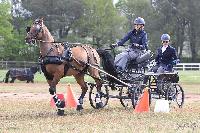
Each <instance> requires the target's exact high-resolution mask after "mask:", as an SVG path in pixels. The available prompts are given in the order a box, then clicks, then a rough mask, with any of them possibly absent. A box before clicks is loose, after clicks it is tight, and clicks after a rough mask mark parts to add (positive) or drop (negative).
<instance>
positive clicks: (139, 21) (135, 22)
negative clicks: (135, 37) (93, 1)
mask: <svg viewBox="0 0 200 133" xmlns="http://www.w3.org/2000/svg"><path fill="white" fill-rule="evenodd" d="M134 24H141V25H145V21H144V19H143V18H141V17H137V18H136V19H135V20H134Z"/></svg>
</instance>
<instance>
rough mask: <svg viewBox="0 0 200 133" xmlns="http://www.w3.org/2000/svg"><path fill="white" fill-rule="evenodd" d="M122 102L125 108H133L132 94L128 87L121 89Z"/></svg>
mask: <svg viewBox="0 0 200 133" xmlns="http://www.w3.org/2000/svg"><path fill="white" fill-rule="evenodd" d="M119 97H120V102H121V104H122V106H124V107H125V108H132V93H130V92H129V89H128V87H121V88H120V91H119Z"/></svg>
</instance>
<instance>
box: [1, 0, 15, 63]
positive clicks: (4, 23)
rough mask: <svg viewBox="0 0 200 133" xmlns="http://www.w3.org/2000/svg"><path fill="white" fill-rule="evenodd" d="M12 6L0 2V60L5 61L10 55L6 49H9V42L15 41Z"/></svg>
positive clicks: (6, 2) (5, 2)
mask: <svg viewBox="0 0 200 133" xmlns="http://www.w3.org/2000/svg"><path fill="white" fill-rule="evenodd" d="M10 7H11V6H10V4H9V2H8V1H3V2H0V53H1V55H0V58H1V59H4V58H5V56H6V55H7V54H8V53H7V51H6V48H7V47H9V46H8V45H9V42H10V41H11V40H12V39H13V34H12V30H13V27H12V24H11V19H12V17H11V14H9V11H10Z"/></svg>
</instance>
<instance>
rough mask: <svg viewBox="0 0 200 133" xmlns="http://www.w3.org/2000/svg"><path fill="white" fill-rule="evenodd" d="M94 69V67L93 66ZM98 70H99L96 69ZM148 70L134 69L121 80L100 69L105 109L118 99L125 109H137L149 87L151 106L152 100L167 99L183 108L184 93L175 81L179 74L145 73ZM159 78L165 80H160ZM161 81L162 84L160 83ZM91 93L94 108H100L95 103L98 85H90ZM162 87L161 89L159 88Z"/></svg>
mask: <svg viewBox="0 0 200 133" xmlns="http://www.w3.org/2000/svg"><path fill="white" fill-rule="evenodd" d="M91 67H93V66H91ZM95 69H98V68H95ZM145 69H147V68H133V69H128V70H127V71H126V74H127V75H126V78H125V79H119V78H117V77H114V76H112V75H110V74H108V73H106V72H105V71H104V70H101V69H99V71H100V72H101V73H103V75H104V76H103V77H101V78H102V80H103V84H102V89H101V91H102V92H101V94H100V99H101V101H102V103H103V107H105V106H106V105H107V103H108V100H109V99H110V98H117V99H119V100H120V103H121V104H122V106H123V107H125V108H130V107H131V108H135V107H136V105H137V104H138V101H139V100H140V98H141V96H142V93H143V90H144V88H145V87H148V88H149V89H148V92H149V101H150V103H149V104H151V99H152V98H157V99H165V100H168V101H169V102H170V103H172V102H176V103H177V105H178V107H182V106H183V103H184V91H183V89H182V87H181V86H180V84H179V83H178V81H177V80H174V79H173V77H174V76H177V77H178V73H177V72H171V73H169V72H167V73H162V74H161V73H160V74H158V73H152V72H147V73H145ZM159 76H163V78H162V79H161V81H160V80H158V77H159ZM106 77H113V78H114V79H116V81H117V82H115V83H110V82H109V81H107V80H106ZM144 78H148V83H147V84H143V81H144ZM158 81H160V82H158ZM88 85H89V88H90V91H89V101H90V104H91V106H92V107H93V108H98V107H97V106H96V105H95V103H96V102H98V101H97V99H96V92H95V91H96V85H95V84H93V83H88ZM157 86H160V87H157ZM113 90H114V91H118V94H117V95H110V93H109V92H110V91H113Z"/></svg>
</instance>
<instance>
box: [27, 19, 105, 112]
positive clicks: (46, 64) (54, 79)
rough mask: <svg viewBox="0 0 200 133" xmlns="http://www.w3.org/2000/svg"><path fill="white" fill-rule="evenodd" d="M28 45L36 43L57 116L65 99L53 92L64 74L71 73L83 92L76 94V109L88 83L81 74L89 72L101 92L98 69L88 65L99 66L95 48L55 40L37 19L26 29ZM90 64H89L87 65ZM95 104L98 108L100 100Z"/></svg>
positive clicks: (78, 107) (61, 110) (80, 106)
mask: <svg viewBox="0 0 200 133" xmlns="http://www.w3.org/2000/svg"><path fill="white" fill-rule="evenodd" d="M25 40H26V42H27V43H28V44H31V43H34V42H35V41H36V42H37V43H38V44H39V48H40V54H41V57H40V60H41V68H42V71H43V73H44V75H45V77H46V79H47V82H48V84H49V86H50V88H49V92H50V94H52V95H54V97H53V98H54V101H55V103H56V106H57V108H58V115H63V114H64V110H63V108H64V105H65V103H64V101H60V100H59V99H58V97H57V95H56V85H57V84H58V82H59V81H60V79H61V78H62V77H64V76H71V75H73V76H74V77H75V79H76V81H77V83H78V84H79V85H80V86H81V89H82V94H81V96H80V97H79V99H78V100H79V103H78V106H77V110H81V109H83V107H82V104H83V98H84V96H85V94H86V92H87V89H88V87H87V84H86V82H85V81H84V75H85V73H86V72H89V74H90V76H91V77H93V78H94V80H95V82H96V85H97V91H98V95H100V89H101V82H100V76H99V71H98V70H97V69H94V68H93V67H91V65H94V66H96V67H99V64H100V58H99V55H98V53H97V52H96V50H95V49H93V48H92V47H90V46H88V45H80V46H74V47H72V48H70V47H69V44H64V43H56V42H54V38H53V36H52V35H51V33H50V32H49V30H48V29H47V27H46V26H45V25H44V23H43V19H36V20H35V21H34V22H33V24H32V26H31V27H29V28H27V36H26V38H25ZM87 64H91V65H87ZM97 106H99V107H101V106H102V103H101V102H100V103H99V104H98V105H97Z"/></svg>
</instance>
